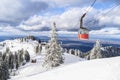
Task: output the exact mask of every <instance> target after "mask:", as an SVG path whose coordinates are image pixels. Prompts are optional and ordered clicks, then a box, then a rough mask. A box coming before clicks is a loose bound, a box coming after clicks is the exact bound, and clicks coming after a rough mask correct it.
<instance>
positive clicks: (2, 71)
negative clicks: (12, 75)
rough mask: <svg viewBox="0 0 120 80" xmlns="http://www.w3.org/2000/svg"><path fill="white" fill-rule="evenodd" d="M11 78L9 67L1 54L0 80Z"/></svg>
mask: <svg viewBox="0 0 120 80" xmlns="http://www.w3.org/2000/svg"><path fill="white" fill-rule="evenodd" d="M8 78H9V71H8V65H7V64H6V62H5V61H3V59H2V53H1V52H0V80H7V79H8Z"/></svg>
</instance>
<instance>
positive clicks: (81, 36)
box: [78, 29, 89, 40]
mask: <svg viewBox="0 0 120 80" xmlns="http://www.w3.org/2000/svg"><path fill="white" fill-rule="evenodd" d="M78 39H82V40H87V39H89V30H87V29H80V30H79V31H78Z"/></svg>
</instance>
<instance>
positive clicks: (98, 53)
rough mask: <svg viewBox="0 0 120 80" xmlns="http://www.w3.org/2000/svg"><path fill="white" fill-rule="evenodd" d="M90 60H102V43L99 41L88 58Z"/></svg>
mask: <svg viewBox="0 0 120 80" xmlns="http://www.w3.org/2000/svg"><path fill="white" fill-rule="evenodd" d="M86 58H87V59H88V60H90V59H98V58H102V55H101V45H100V41H99V40H97V41H96V44H95V45H94V47H93V49H92V50H91V51H90V52H89V53H88V55H87V56H86Z"/></svg>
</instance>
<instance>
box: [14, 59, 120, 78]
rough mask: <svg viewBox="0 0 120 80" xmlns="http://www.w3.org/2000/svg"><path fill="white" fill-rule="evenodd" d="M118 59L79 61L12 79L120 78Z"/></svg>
mask: <svg viewBox="0 0 120 80" xmlns="http://www.w3.org/2000/svg"><path fill="white" fill-rule="evenodd" d="M119 61H120V57H114V58H108V59H107V58H106V59H96V60H90V61H81V62H77V63H74V64H71V65H66V66H64V67H58V68H56V69H53V70H50V71H47V72H44V73H38V74H35V75H30V76H24V77H19V78H16V79H12V80H120V62H119ZM28 71H29V70H28Z"/></svg>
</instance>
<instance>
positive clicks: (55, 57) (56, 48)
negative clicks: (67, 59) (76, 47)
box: [43, 22, 63, 68]
mask: <svg viewBox="0 0 120 80" xmlns="http://www.w3.org/2000/svg"><path fill="white" fill-rule="evenodd" d="M47 46H48V48H46V49H47V52H46V56H45V61H44V63H43V66H44V67H47V68H51V67H56V66H59V65H60V64H61V63H63V57H62V48H61V46H60V44H58V41H57V32H56V24H55V22H54V23H53V26H52V32H51V39H50V41H49V44H48V45H47Z"/></svg>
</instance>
